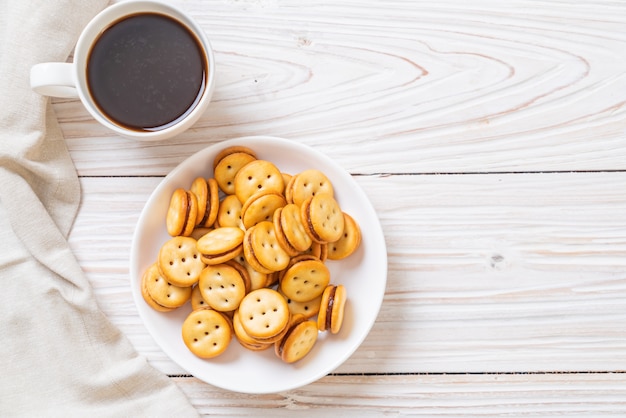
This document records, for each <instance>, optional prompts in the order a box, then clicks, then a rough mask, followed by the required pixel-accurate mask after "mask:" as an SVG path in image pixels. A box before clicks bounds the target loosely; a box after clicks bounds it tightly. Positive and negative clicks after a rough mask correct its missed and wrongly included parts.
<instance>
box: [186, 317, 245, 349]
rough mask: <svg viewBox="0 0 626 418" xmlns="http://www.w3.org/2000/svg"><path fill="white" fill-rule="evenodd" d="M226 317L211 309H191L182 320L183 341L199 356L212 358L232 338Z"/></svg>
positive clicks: (226, 345)
mask: <svg viewBox="0 0 626 418" xmlns="http://www.w3.org/2000/svg"><path fill="white" fill-rule="evenodd" d="M232 335H233V332H232V328H231V324H230V322H229V320H228V318H227V317H226V316H225V315H223V314H221V313H220V312H217V311H215V310H213V309H197V310H195V311H192V312H191V313H190V314H189V315H188V316H187V318H185V320H184V321H183V326H182V337H183V342H184V343H185V345H186V346H187V348H188V349H189V351H191V352H192V353H193V354H195V355H196V356H198V357H200V358H213V357H217V356H219V355H220V354H222V353H223V352H224V351H225V350H226V348H227V347H228V345H229V344H230V341H231V340H232Z"/></svg>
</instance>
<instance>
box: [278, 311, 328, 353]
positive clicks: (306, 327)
mask: <svg viewBox="0 0 626 418" xmlns="http://www.w3.org/2000/svg"><path fill="white" fill-rule="evenodd" d="M317 336H318V331H317V324H316V323H315V321H307V319H306V318H304V317H303V316H301V315H296V316H295V317H294V318H293V319H292V321H291V324H290V325H289V330H288V331H287V332H286V333H285V336H284V337H283V338H282V339H281V340H279V341H277V342H276V343H275V345H274V352H275V353H276V355H277V356H278V358H280V359H281V360H282V361H284V362H285V363H295V362H296V361H298V360H302V359H303V358H304V357H305V356H306V355H307V354H309V352H310V351H311V349H312V348H313V346H314V345H315V343H316V342H317Z"/></svg>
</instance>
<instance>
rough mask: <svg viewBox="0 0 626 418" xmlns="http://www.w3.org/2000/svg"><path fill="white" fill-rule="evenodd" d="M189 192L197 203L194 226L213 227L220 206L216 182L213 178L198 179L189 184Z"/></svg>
mask: <svg viewBox="0 0 626 418" xmlns="http://www.w3.org/2000/svg"><path fill="white" fill-rule="evenodd" d="M190 191H191V193H193V194H194V195H195V196H196V200H197V201H198V215H197V217H196V226H202V227H210V226H213V224H214V223H215V219H216V218H217V210H218V209H219V205H220V196H219V190H218V186H217V182H216V181H215V179H213V178H210V179H205V178H203V177H198V178H196V179H195V180H194V181H193V182H192V183H191V189H190Z"/></svg>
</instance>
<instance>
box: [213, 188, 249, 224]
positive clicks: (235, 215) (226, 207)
mask: <svg viewBox="0 0 626 418" xmlns="http://www.w3.org/2000/svg"><path fill="white" fill-rule="evenodd" d="M242 207H243V205H242V204H241V202H240V201H239V198H237V196H235V195H234V194H233V195H228V196H226V197H224V199H222V201H221V202H220V207H219V209H218V211H217V220H216V223H217V225H219V226H232V227H237V228H241V227H242V226H243V224H242V222H241V208H242Z"/></svg>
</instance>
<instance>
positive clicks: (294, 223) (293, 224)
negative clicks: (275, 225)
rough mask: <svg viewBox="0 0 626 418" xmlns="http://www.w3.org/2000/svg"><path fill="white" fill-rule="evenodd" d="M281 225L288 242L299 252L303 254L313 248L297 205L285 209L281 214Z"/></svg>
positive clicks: (289, 205) (287, 206) (290, 205)
mask: <svg viewBox="0 0 626 418" xmlns="http://www.w3.org/2000/svg"><path fill="white" fill-rule="evenodd" d="M280 225H281V228H282V230H283V233H284V234H285V237H286V238H287V241H288V242H289V244H291V245H292V246H293V247H294V248H295V249H296V250H297V251H299V252H303V251H306V250H308V249H309V248H310V247H311V244H312V240H311V237H310V236H309V234H307V232H306V230H305V229H304V225H303V224H302V216H301V215H300V208H299V207H298V206H297V205H295V204H288V205H286V206H285V207H283V210H282V211H281V213H280Z"/></svg>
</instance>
